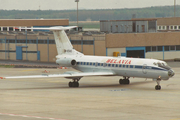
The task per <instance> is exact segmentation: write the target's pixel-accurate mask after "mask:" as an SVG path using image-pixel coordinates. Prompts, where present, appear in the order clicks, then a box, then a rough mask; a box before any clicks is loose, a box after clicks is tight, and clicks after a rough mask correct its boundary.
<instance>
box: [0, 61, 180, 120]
mask: <svg viewBox="0 0 180 120" xmlns="http://www.w3.org/2000/svg"><path fill="white" fill-rule="evenodd" d="M169 64H170V66H172V67H173V69H174V71H175V76H174V77H173V78H171V79H170V80H168V81H161V87H162V89H161V90H160V91H157V90H155V85H156V82H154V81H152V80H151V79H147V80H146V79H142V78H130V82H131V83H130V85H119V82H118V81H119V79H120V78H121V77H118V76H115V77H112V76H111V77H84V78H82V79H81V80H80V82H79V83H80V87H79V88H69V87H68V82H69V81H70V80H69V79H65V78H47V79H0V120H39V119H41V120H180V63H179V62H171V63H169ZM45 70H46V71H48V72H50V74H51V73H52V74H54V73H63V72H65V71H72V69H67V70H64V69H49V68H47V69H46V68H0V76H2V77H4V76H16V75H17V76H18V75H39V74H42V72H44V71H45Z"/></svg>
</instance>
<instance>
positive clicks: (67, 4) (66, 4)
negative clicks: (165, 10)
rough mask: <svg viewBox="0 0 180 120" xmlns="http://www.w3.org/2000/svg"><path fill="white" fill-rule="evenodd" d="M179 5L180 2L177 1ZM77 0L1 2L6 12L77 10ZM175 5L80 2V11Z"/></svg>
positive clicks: (163, 0)
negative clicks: (13, 10)
mask: <svg viewBox="0 0 180 120" xmlns="http://www.w3.org/2000/svg"><path fill="white" fill-rule="evenodd" d="M176 3H177V5H179V4H180V0H176ZM76 5H77V4H76V3H75V0H0V9H6V10H12V9H15V10H38V9H39V6H40V9H41V10H49V9H51V10H65V9H76V8H77V6H76ZM165 5H168V6H169V5H174V0H80V2H79V8H80V9H113V8H142V7H151V6H165Z"/></svg>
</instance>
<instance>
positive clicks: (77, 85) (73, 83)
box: [69, 78, 80, 87]
mask: <svg viewBox="0 0 180 120" xmlns="http://www.w3.org/2000/svg"><path fill="white" fill-rule="evenodd" d="M79 80H80V78H74V79H73V82H69V87H79Z"/></svg>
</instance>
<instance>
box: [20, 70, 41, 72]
mask: <svg viewBox="0 0 180 120" xmlns="http://www.w3.org/2000/svg"><path fill="white" fill-rule="evenodd" d="M37 70H38V69H30V70H22V71H21V72H27V71H37Z"/></svg>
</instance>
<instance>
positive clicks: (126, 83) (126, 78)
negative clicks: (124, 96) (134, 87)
mask: <svg viewBox="0 0 180 120" xmlns="http://www.w3.org/2000/svg"><path fill="white" fill-rule="evenodd" d="M129 83H130V81H129V77H124V79H120V80H119V84H121V85H129Z"/></svg>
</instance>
